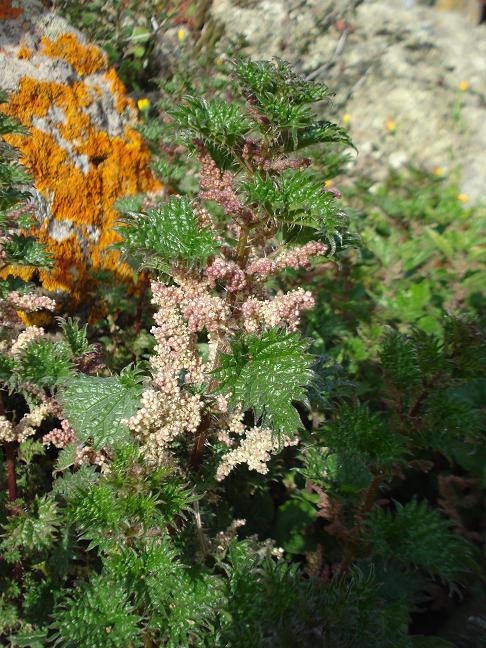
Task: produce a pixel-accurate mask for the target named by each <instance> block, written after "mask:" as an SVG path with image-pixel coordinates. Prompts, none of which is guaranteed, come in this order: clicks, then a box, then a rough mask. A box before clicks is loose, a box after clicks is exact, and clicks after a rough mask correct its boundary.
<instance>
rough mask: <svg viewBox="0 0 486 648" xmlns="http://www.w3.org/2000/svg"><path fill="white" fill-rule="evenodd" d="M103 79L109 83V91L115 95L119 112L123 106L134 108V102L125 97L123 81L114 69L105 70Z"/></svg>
mask: <svg viewBox="0 0 486 648" xmlns="http://www.w3.org/2000/svg"><path fill="white" fill-rule="evenodd" d="M105 79H106V80H107V81H108V82H109V83H110V87H111V92H112V94H113V96H114V97H115V105H116V109H117V111H118V112H119V113H122V112H123V111H124V110H125V108H133V109H134V108H135V102H134V101H133V99H131V98H129V97H127V94H126V89H125V86H124V84H123V81H122V80H121V79H120V77H119V76H118V74H117V73H116V70H115V69H114V68H111V69H110V70H108V72H106V74H105Z"/></svg>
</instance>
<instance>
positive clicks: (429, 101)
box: [212, 0, 486, 199]
mask: <svg viewBox="0 0 486 648" xmlns="http://www.w3.org/2000/svg"><path fill="white" fill-rule="evenodd" d="M212 11H213V14H214V16H215V17H216V18H218V19H219V20H223V21H225V23H226V32H227V33H228V34H229V35H230V36H234V35H236V33H238V32H241V33H244V34H245V35H246V37H247V39H248V41H249V50H248V51H249V53H250V55H251V56H252V57H254V58H268V57H271V56H274V55H278V56H280V57H282V58H285V59H287V60H288V61H290V62H291V63H293V64H294V65H296V67H297V68H299V69H300V70H301V71H302V72H303V73H305V74H306V75H307V76H308V77H309V78H313V79H316V80H320V81H323V82H325V83H327V84H328V85H329V86H330V87H331V88H332V89H333V90H334V91H336V97H335V99H334V102H333V105H332V106H331V114H332V116H333V117H334V118H335V119H336V120H337V121H340V120H341V119H342V118H343V115H345V114H346V115H347V117H346V120H347V121H348V122H349V125H348V127H349V129H350V133H351V136H352V139H353V141H354V143H355V144H356V146H357V148H358V150H359V152H360V153H359V155H358V157H357V158H356V160H355V161H354V162H353V165H352V167H351V168H350V171H351V172H356V173H361V172H366V173H367V174H370V175H371V176H372V177H373V178H374V179H375V180H377V181H379V180H382V179H383V178H384V177H385V175H386V174H387V171H388V166H389V164H391V165H392V166H397V165H398V166H399V167H403V166H404V165H406V164H409V163H413V164H416V165H423V166H425V167H426V168H428V169H430V170H432V169H433V168H434V167H441V168H443V169H445V170H446V171H447V170H452V169H454V168H455V167H456V166H457V167H459V169H460V171H461V191H462V192H463V193H465V194H467V195H469V196H470V198H472V199H473V198H482V197H483V194H484V186H485V185H486V164H485V163H484V151H485V150H486V26H484V25H480V26H475V25H472V24H471V23H470V22H469V21H468V20H467V19H466V18H464V17H462V16H461V15H458V14H457V13H452V12H448V11H438V10H437V9H435V8H433V7H431V6H425V4H422V3H421V2H417V1H415V2H409V1H406V0H368V1H365V2H363V1H361V2H351V1H350V2H347V1H344V2H337V0H334V1H332V0H310V1H308V2H302V1H298V0H254V1H253V2H251V3H250V2H242V1H241V0H214V2H213V10H212ZM328 114H329V108H328Z"/></svg>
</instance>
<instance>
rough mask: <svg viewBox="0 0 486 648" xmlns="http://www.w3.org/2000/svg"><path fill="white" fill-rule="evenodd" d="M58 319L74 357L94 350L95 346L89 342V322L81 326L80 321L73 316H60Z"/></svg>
mask: <svg viewBox="0 0 486 648" xmlns="http://www.w3.org/2000/svg"><path fill="white" fill-rule="evenodd" d="M57 321H58V322H59V327H60V329H61V331H62V333H63V336H64V339H65V341H66V343H67V344H68V345H69V348H70V349H71V353H72V355H73V357H74V358H75V357H77V356H81V355H84V354H86V353H89V352H90V351H92V350H93V346H92V345H91V344H90V343H89V342H88V333H87V331H88V325H87V324H85V325H84V326H80V324H79V321H78V320H75V319H73V318H72V317H67V318H64V317H58V320H57Z"/></svg>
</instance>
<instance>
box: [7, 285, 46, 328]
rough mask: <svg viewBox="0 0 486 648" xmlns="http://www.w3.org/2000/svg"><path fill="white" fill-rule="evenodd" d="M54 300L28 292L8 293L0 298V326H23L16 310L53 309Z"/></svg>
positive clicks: (28, 311)
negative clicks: (26, 293) (4, 297)
mask: <svg viewBox="0 0 486 648" xmlns="http://www.w3.org/2000/svg"><path fill="white" fill-rule="evenodd" d="M55 308H56V302H55V301H54V300H53V299H51V298H50V297H45V296H44V295H37V294H35V293H30V294H28V295H22V294H20V293H19V292H17V291H13V292H11V293H9V295H8V296H7V298H6V299H1V300H0V326H5V327H7V328H17V329H18V328H23V326H24V325H23V323H22V320H21V319H20V317H19V316H18V315H17V311H25V312H27V313H33V312H35V311H40V310H43V309H45V310H50V311H53V310H54V309H55Z"/></svg>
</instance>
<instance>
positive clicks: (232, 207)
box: [199, 152, 244, 216]
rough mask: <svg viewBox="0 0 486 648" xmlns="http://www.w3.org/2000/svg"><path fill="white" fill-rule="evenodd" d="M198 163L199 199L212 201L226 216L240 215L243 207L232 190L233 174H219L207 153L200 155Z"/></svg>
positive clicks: (227, 172) (228, 172)
mask: <svg viewBox="0 0 486 648" xmlns="http://www.w3.org/2000/svg"><path fill="white" fill-rule="evenodd" d="M199 161H200V163H201V170H200V174H199V184H200V187H201V191H200V193H199V197H200V199H201V200H214V202H216V203H218V205H221V207H222V208H223V209H224V213H225V214H226V215H233V216H237V215H240V214H241V213H242V212H243V211H244V207H243V205H242V204H241V202H240V200H239V198H238V196H237V195H236V193H235V191H234V189H233V174H232V173H231V172H230V171H224V172H223V173H221V172H220V170H219V169H218V167H217V166H216V162H215V161H214V160H213V158H212V157H211V156H210V155H209V153H207V152H201V153H200V155H199Z"/></svg>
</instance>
